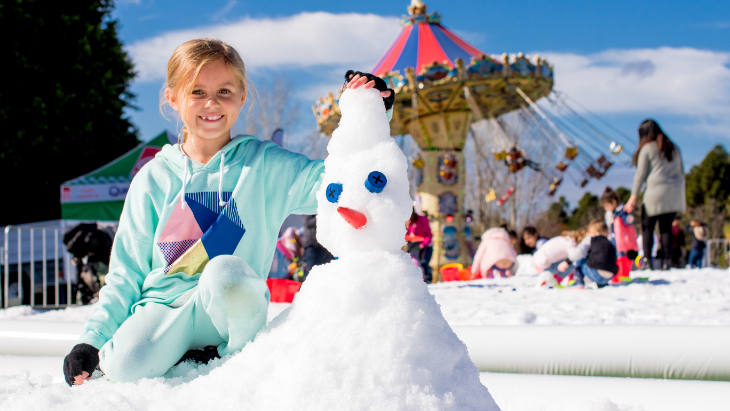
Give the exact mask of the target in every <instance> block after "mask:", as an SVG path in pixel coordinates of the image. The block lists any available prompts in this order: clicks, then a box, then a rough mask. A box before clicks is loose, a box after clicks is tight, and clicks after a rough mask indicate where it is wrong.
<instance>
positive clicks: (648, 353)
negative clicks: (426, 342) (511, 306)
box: [454, 325, 730, 381]
mask: <svg viewBox="0 0 730 411" xmlns="http://www.w3.org/2000/svg"><path fill="white" fill-rule="evenodd" d="M454 331H455V332H456V335H458V336H459V338H460V339H461V340H462V341H464V343H465V344H466V346H467V348H468V349H469V356H470V357H471V359H472V361H474V364H476V366H477V368H479V371H490V372H505V373H523V374H561V375H585V376H604V377H635V378H665V379H685V380H715V381H730V327H688V326H535V325H531V326H502V327H499V326H494V327H454Z"/></svg>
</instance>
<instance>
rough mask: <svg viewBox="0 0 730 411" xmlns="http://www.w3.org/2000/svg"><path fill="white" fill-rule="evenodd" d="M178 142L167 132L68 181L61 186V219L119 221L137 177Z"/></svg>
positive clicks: (175, 137)
mask: <svg viewBox="0 0 730 411" xmlns="http://www.w3.org/2000/svg"><path fill="white" fill-rule="evenodd" d="M176 142H177V136H175V135H173V134H171V133H169V132H167V131H163V132H162V133H160V134H159V135H158V136H157V137H155V138H153V139H152V140H150V141H148V142H146V143H142V144H140V145H138V146H137V147H135V148H134V149H133V150H131V151H129V152H128V153H126V154H124V155H123V156H121V157H119V158H117V159H116V160H114V161H112V162H110V163H109V164H107V165H105V166H103V167H101V168H98V169H96V170H94V171H92V172H90V173H88V174H84V175H83V176H81V177H78V178H74V179H73V180H69V181H66V182H65V183H63V184H62V185H61V218H62V219H64V220H97V221H118V220H119V216H120V215H121V214H122V207H123V206H124V198H125V197H126V196H127V191H128V190H129V184H130V183H131V182H132V178H133V177H134V175H135V174H137V172H138V171H139V170H140V169H141V168H142V166H143V165H145V164H147V162H148V161H150V160H152V159H153V158H154V157H155V154H157V153H158V152H159V151H160V150H161V149H162V146H164V145H165V144H174V143H176Z"/></svg>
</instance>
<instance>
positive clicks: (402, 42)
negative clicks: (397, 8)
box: [370, 2, 485, 76]
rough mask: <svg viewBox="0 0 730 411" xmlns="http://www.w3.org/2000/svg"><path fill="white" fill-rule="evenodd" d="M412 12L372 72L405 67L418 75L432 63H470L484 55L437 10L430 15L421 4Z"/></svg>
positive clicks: (380, 72)
mask: <svg viewBox="0 0 730 411" xmlns="http://www.w3.org/2000/svg"><path fill="white" fill-rule="evenodd" d="M414 3H415V2H414ZM419 3H420V2H419ZM409 11H410V12H411V15H410V16H404V17H403V25H404V26H405V27H404V28H403V31H402V32H401V33H400V35H399V36H398V38H397V39H396V40H395V41H394V42H393V44H392V45H391V46H390V47H389V48H388V51H386V52H385V54H384V55H383V56H382V57H381V58H380V60H378V62H377V63H376V64H375V66H374V67H373V69H372V70H371V71H370V72H371V73H373V74H375V75H376V76H382V75H383V74H385V73H387V72H390V71H399V72H400V73H401V74H405V69H406V67H413V68H414V69H415V72H416V74H418V73H420V72H421V71H422V70H423V68H424V67H425V66H426V65H429V64H431V63H433V62H437V63H444V62H447V63H448V64H449V65H451V67H455V65H456V63H455V61H456V59H457V58H461V59H462V60H464V61H465V62H466V63H467V64H468V63H469V61H470V60H471V58H472V57H479V56H481V55H484V54H485V53H483V52H481V51H479V50H478V49H476V48H475V47H473V46H472V45H470V44H469V43H467V42H465V41H464V40H462V39H460V38H459V37H458V36H457V35H456V34H454V33H452V32H451V31H450V30H448V29H447V28H446V27H444V26H442V25H441V16H439V14H438V13H435V12H434V13H431V14H428V15H427V14H426V7H425V5H423V4H422V3H421V6H420V7H418V6H416V7H414V6H411V7H410V8H409Z"/></svg>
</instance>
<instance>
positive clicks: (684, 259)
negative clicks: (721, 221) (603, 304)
mask: <svg viewBox="0 0 730 411" xmlns="http://www.w3.org/2000/svg"><path fill="white" fill-rule="evenodd" d="M638 131H639V144H638V148H637V150H636V153H635V154H634V156H633V164H634V165H635V166H636V168H637V172H636V175H635V177H634V184H633V189H632V191H631V196H630V197H629V199H628V201H627V202H626V204H622V203H621V201H620V199H619V196H618V195H617V194H616V192H615V191H613V190H612V189H611V188H610V187H606V189H605V191H604V193H603V194H602V196H601V198H600V203H601V206H602V207H603V208H604V210H605V212H606V215H605V219H594V220H592V221H591V222H590V223H589V224H588V225H587V226H586V227H582V228H580V229H577V230H573V231H565V232H563V233H562V234H561V235H559V236H557V237H554V238H551V239H547V238H544V237H541V236H540V233H539V232H538V230H537V229H536V228H535V227H533V226H527V227H525V228H524V230H523V231H522V234H521V235H520V236H519V237H518V236H517V233H516V232H515V231H513V230H509V229H507V227H498V228H492V229H490V230H487V231H486V232H485V233H484V235H483V236H482V244H481V245H480V247H479V250H477V253H476V256H475V259H474V264H473V266H472V271H473V272H474V273H475V274H476V273H478V274H481V276H483V277H485V278H490V277H493V276H495V275H497V274H498V275H499V276H503V277H508V276H511V275H514V273H515V272H516V265H517V259H516V255H517V253H520V254H532V256H533V262H534V265H535V267H534V268H535V270H536V271H537V272H538V273H539V280H538V285H543V286H560V287H584V286H585V285H586V284H590V285H591V286H594V285H595V286H596V287H603V286H605V285H607V284H609V283H610V282H622V281H630V277H629V272H631V271H632V270H637V269H638V270H647V269H663V270H666V269H669V268H671V267H685V266H687V265H689V266H690V267H692V268H695V267H696V268H701V267H702V265H703V260H704V255H705V248H706V247H707V240H708V239H709V238H708V237H709V229H708V227H707V224H705V223H704V222H703V221H699V220H692V221H690V222H689V224H687V225H685V226H684V227H682V224H681V221H682V218H681V216H680V214H681V213H684V212H685V203H686V201H685V181H684V167H683V165H682V158H681V153H680V151H679V148H678V147H676V146H675V145H674V144H673V143H672V141H671V140H670V139H669V138H668V137H667V136H666V135H665V134H664V132H663V131H662V130H661V128H660V127H659V125H658V124H657V123H656V122H655V121H654V120H646V121H644V122H643V123H642V124H641V126H640V127H639V130H638ZM644 187H645V189H644V191H643V193H642V191H641V190H642V188H644ZM642 194H643V195H642ZM640 196H641V197H642V199H641V200H642V201H641V221H640V226H641V234H639V235H637V231H636V229H635V225H634V211H635V208H636V205H637V202H638V201H639V197H640ZM657 225H658V228H659V235H657V234H655V233H654V231H655V228H656V227H657ZM687 238H691V242H690V248H689V252H688V253H687V252H686V246H687ZM485 240H486V241H485ZM498 241H501V242H502V243H501V245H500V246H497V245H496V244H497V242H498ZM659 243H661V249H659V247H658V245H659ZM507 246H509V248H507Z"/></svg>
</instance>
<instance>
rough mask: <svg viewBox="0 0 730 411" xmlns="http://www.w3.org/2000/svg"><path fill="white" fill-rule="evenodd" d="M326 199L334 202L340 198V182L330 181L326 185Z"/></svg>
mask: <svg viewBox="0 0 730 411" xmlns="http://www.w3.org/2000/svg"><path fill="white" fill-rule="evenodd" d="M325 194H326V195H327V201H329V202H330V203H336V202H338V201H339V200H340V194H342V184H339V183H331V184H330V185H328V186H327V191H326V193H325Z"/></svg>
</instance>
